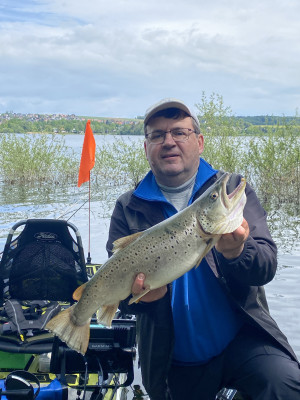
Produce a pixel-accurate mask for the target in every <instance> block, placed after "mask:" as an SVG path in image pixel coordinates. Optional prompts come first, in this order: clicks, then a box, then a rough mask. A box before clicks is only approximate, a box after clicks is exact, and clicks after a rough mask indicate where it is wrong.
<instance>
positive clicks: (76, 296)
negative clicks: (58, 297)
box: [72, 283, 86, 301]
mask: <svg viewBox="0 0 300 400" xmlns="http://www.w3.org/2000/svg"><path fill="white" fill-rule="evenodd" d="M85 286H86V283H84V284H83V285H81V286H79V287H78V288H77V289H76V290H75V292H74V293H73V295H72V297H73V299H74V300H76V301H79V300H80V299H81V296H82V293H83V291H84V289H85Z"/></svg>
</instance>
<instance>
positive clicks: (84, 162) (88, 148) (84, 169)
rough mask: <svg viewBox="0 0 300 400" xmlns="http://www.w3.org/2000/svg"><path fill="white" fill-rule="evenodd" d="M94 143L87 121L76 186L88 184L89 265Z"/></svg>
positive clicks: (89, 258) (89, 256)
mask: <svg viewBox="0 0 300 400" xmlns="http://www.w3.org/2000/svg"><path fill="white" fill-rule="evenodd" d="M95 154H96V142H95V138H94V135H93V131H92V128H91V121H90V120H88V121H87V123H86V128H85V135H84V140H83V146H82V153H81V160H80V166H79V174H78V184H77V186H78V187H80V186H81V185H82V183H84V182H87V181H88V182H89V237H88V256H87V260H86V261H87V264H91V260H92V259H91V248H90V247H91V179H90V177H91V169H92V168H93V167H94V165H95Z"/></svg>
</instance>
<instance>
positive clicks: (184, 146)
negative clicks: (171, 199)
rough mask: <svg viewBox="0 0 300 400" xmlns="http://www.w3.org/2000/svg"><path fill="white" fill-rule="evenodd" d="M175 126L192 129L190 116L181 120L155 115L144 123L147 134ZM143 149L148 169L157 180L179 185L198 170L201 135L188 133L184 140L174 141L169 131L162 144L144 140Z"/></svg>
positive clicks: (201, 148) (201, 147) (167, 129)
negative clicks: (147, 122)
mask: <svg viewBox="0 0 300 400" xmlns="http://www.w3.org/2000/svg"><path fill="white" fill-rule="evenodd" d="M174 128H189V129H192V130H194V127H193V123H192V119H191V117H187V118H184V119H169V118H165V117H158V118H154V119H153V120H152V121H151V122H150V124H148V125H147V133H151V132H153V131H155V130H162V131H169V130H170V129H174ZM144 147H145V152H146V157H147V160H148V162H149V165H150V168H151V170H152V172H153V173H154V175H155V177H156V179H157V181H158V182H159V183H160V184H162V185H166V186H173V187H175V186H180V185H182V184H183V183H184V182H186V181H187V180H188V179H190V178H191V177H192V176H193V175H194V174H195V173H196V171H197V170H198V166H199V157H200V154H201V153H202V151H203V136H202V135H196V134H195V133H194V132H192V133H191V135H190V136H189V138H188V140H187V141H186V142H175V141H174V140H173V138H172V136H171V134H170V133H168V134H167V135H166V137H165V141H164V142H163V143H162V144H153V143H150V141H149V140H148V139H146V140H145V144H144Z"/></svg>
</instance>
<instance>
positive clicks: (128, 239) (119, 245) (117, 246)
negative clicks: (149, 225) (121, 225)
mask: <svg viewBox="0 0 300 400" xmlns="http://www.w3.org/2000/svg"><path fill="white" fill-rule="evenodd" d="M142 233H143V232H137V233H133V234H132V235H128V236H124V237H122V238H120V239H117V240H115V241H114V243H113V246H114V247H113V250H112V251H113V253H116V252H117V251H119V250H121V249H124V248H125V247H127V246H128V245H129V244H130V243H132V242H134V241H135V240H136V239H137V238H138V237H139V236H140V235H142Z"/></svg>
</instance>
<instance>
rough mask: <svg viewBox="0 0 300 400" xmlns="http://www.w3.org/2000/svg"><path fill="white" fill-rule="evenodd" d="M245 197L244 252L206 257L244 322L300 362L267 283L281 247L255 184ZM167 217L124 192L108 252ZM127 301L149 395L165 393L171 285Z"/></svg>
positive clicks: (235, 179) (157, 206) (156, 204)
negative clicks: (146, 299) (271, 305)
mask: <svg viewBox="0 0 300 400" xmlns="http://www.w3.org/2000/svg"><path fill="white" fill-rule="evenodd" d="M220 175H221V173H219V172H218V173H216V174H214V175H213V176H211V177H210V178H209V179H208V180H207V181H206V182H205V183H204V184H203V185H202V186H201V188H199V189H198V190H197V192H196V194H195V196H194V198H193V200H195V199H196V198H198V197H199V196H200V195H201V194H202V193H203V192H204V191H205V190H206V189H207V188H208V187H209V186H211V185H212V184H213V183H214V182H215V181H216V180H217V179H218V177H219V176H220ZM240 180H241V176H239V175H236V174H233V175H232V177H231V179H230V180H229V182H228V184H227V190H228V192H229V193H231V192H232V191H233V190H234V188H235V187H236V186H238V184H239V182H240ZM246 196H247V202H246V206H245V209H244V217H245V219H246V220H247V221H248V224H249V228H250V236H249V237H248V239H247V241H246V243H245V246H244V250H243V252H242V254H241V255H240V256H239V257H238V258H237V259H234V260H227V259H225V258H224V257H223V256H222V255H221V254H220V253H217V252H216V250H215V249H213V251H210V252H209V253H208V254H207V255H206V257H205V259H206V261H207V263H208V265H209V267H210V268H211V269H212V271H213V272H214V274H215V275H216V276H217V277H218V279H219V282H220V284H221V285H222V286H223V288H224V290H225V293H226V295H227V297H228V299H229V301H230V302H231V303H232V305H233V307H235V308H236V310H237V312H238V313H239V315H240V317H241V318H243V320H244V322H245V323H248V324H250V325H253V326H256V327H259V329H262V330H263V331H265V332H266V333H267V334H268V335H270V336H272V337H273V338H274V339H275V340H276V341H277V342H278V344H279V345H280V346H281V347H282V348H284V349H285V350H286V351H287V352H288V353H289V354H290V355H291V357H292V358H293V359H294V360H296V361H297V358H296V355H295V354H294V352H293V350H292V348H291V347H290V345H289V343H288V341H287V339H286V337H285V335H284V334H283V333H282V332H281V331H280V329H279V328H278V326H277V324H276V322H275V321H274V320H273V319H272V317H271V316H270V314H269V309H268V305H267V301H266V297H265V293H264V288H263V285H265V284H266V283H268V282H270V281H271V280H272V279H273V277H274V276H275V273H276V269H277V248H276V245H275V243H274V241H273V240H272V238H271V235H270V232H269V230H268V227H267V223H266V212H265V210H264V209H263V208H262V206H261V205H260V203H259V201H258V199H257V196H256V194H255V192H254V191H253V189H252V188H251V187H250V186H249V185H248V184H247V186H246ZM164 219H165V214H164V205H163V204H162V202H160V201H151V200H150V199H149V200H145V199H142V198H139V197H137V196H135V195H134V190H132V191H129V192H127V193H125V194H123V195H122V196H121V197H120V198H119V199H118V200H117V202H116V205H115V209H114V211H113V214H112V218H111V225H110V230H109V239H108V242H107V251H108V254H109V255H111V254H112V244H113V242H114V241H115V240H116V239H118V238H120V237H123V236H126V235H130V234H132V233H136V232H139V231H143V230H145V229H148V228H149V227H151V226H153V225H155V224H157V223H159V222H161V221H162V220H164ZM128 301H129V298H128V299H126V300H124V301H123V302H122V303H121V305H120V308H121V311H122V312H124V313H127V314H130V313H131V314H135V315H137V340H138V346H139V356H140V362H141V371H142V380H143V384H144V386H145V389H146V390H147V392H148V394H149V395H150V397H151V398H153V399H155V400H156V399H157V400H163V399H165V398H167V397H166V394H165V393H166V387H167V386H166V377H167V373H168V369H169V366H170V364H171V361H172V354H173V344H174V332H173V317H172V309H171V287H169V290H168V293H167V294H166V295H165V296H164V297H163V298H162V299H160V300H158V301H155V302H152V303H147V304H145V303H139V304H132V305H131V306H128Z"/></svg>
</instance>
